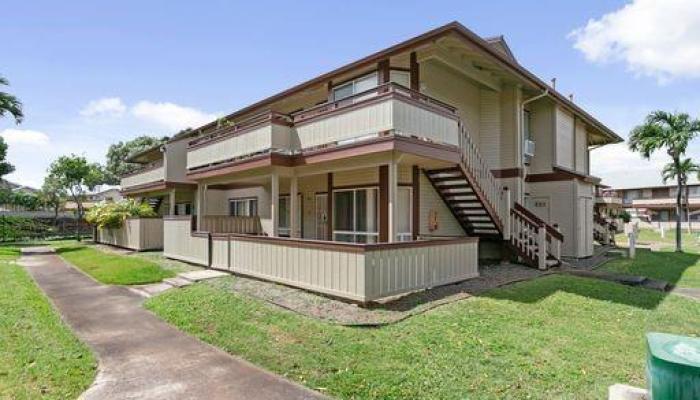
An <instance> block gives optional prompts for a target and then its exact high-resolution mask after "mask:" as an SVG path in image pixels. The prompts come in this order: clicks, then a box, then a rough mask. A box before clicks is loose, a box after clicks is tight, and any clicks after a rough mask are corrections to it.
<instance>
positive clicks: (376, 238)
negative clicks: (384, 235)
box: [330, 186, 379, 243]
mask: <svg viewBox="0 0 700 400" xmlns="http://www.w3.org/2000/svg"><path fill="white" fill-rule="evenodd" d="M360 190H374V191H375V193H374V197H375V205H374V207H375V212H374V214H375V221H374V225H375V226H376V231H358V230H357V225H358V224H357V192H358V191H360ZM342 192H352V193H353V196H352V207H353V221H352V223H353V230H337V229H336V224H337V222H338V218H336V216H335V213H336V208H335V207H336V201H335V194H336V193H342ZM332 196H333V198H332V200H333V226H332V227H330V228H331V229H332V233H333V241H334V242H339V241H341V240H338V239H337V237H338V236H339V235H340V236H342V235H345V236H352V237H353V238H354V239H355V240H353V241H351V242H348V243H378V242H379V187H378V186H362V187H356V188H343V189H333V190H332ZM367 204H369V203H367ZM362 236H364V237H365V238H367V239H369V238H374V241H373V242H370V241H369V240H366V241H365V242H358V241H357V238H358V237H362ZM342 242H347V241H344V240H342Z"/></svg>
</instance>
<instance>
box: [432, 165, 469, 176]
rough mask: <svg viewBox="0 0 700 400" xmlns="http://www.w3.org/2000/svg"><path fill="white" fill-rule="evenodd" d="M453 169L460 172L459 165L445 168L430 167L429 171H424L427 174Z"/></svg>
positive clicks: (452, 170)
mask: <svg viewBox="0 0 700 400" xmlns="http://www.w3.org/2000/svg"><path fill="white" fill-rule="evenodd" d="M454 171H459V172H462V169H461V168H459V167H456V166H455V167H447V168H440V169H431V170H429V171H425V172H426V173H427V174H429V175H430V174H439V173H443V172H454Z"/></svg>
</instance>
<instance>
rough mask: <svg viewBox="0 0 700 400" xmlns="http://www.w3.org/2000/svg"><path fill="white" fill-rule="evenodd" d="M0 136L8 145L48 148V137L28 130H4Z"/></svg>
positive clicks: (42, 133)
mask: <svg viewBox="0 0 700 400" xmlns="http://www.w3.org/2000/svg"><path fill="white" fill-rule="evenodd" d="M0 136H2V138H3V139H5V142H7V144H9V145H29V146H48V144H49V142H50V140H49V135H47V134H45V133H44V132H39V131H33V130H28V129H5V130H4V131H2V132H0Z"/></svg>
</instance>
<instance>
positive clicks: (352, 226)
mask: <svg viewBox="0 0 700 400" xmlns="http://www.w3.org/2000/svg"><path fill="white" fill-rule="evenodd" d="M377 193H378V191H377V188H363V189H344V190H336V191H334V192H333V225H334V226H333V238H334V240H337V241H340V242H353V243H376V242H377V239H378V237H379V233H378V231H377V210H378V208H379V196H378V195H377Z"/></svg>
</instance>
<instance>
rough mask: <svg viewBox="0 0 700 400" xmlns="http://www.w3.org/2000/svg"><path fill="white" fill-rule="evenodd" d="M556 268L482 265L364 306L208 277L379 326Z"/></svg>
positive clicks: (316, 312) (307, 309)
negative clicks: (471, 274)
mask: <svg viewBox="0 0 700 400" xmlns="http://www.w3.org/2000/svg"><path fill="white" fill-rule="evenodd" d="M550 273H552V272H548V271H539V270H537V269H533V268H530V267H526V266H523V265H518V264H498V265H490V266H485V267H481V268H480V269H479V274H480V276H479V277H478V278H474V279H470V280H467V281H463V282H459V283H456V284H452V285H445V286H440V287H437V288H433V289H430V290H424V291H420V292H414V293H411V294H409V295H406V296H403V297H400V298H395V299H390V301H386V302H383V303H372V304H370V305H366V306H360V305H357V304H354V303H348V302H345V301H341V300H338V299H334V298H329V297H326V296H323V295H319V294H315V293H311V292H307V291H305V290H302V289H296V288H291V287H288V286H284V285H278V284H275V283H271V282H263V281H259V280H256V279H250V278H245V277H233V276H231V277H225V278H219V279H212V280H210V281H207V282H206V284H207V285H212V286H215V287H218V288H222V289H225V290H230V291H233V292H236V293H241V294H243V295H247V296H252V297H255V298H258V299H261V300H264V301H266V302H269V303H272V304H274V305H276V306H279V307H283V308H285V309H288V310H292V311H294V312H296V313H299V314H302V315H305V316H308V317H311V318H316V319H320V320H324V321H328V322H332V323H336V324H340V325H349V326H358V325H359V326H377V325H386V324H391V323H395V322H398V321H401V320H403V319H406V318H408V317H410V316H413V315H416V314H420V313H423V312H425V311H428V310H430V309H433V308H435V307H438V306H440V305H443V304H447V303H452V302H455V301H458V300H462V299H466V298H469V297H472V296H476V295H479V294H481V293H484V292H486V291H488V290H491V289H494V288H497V287H499V286H504V285H508V284H511V283H514V282H520V281H524V280H529V279H534V278H537V277H540V276H542V275H547V274H550Z"/></svg>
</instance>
